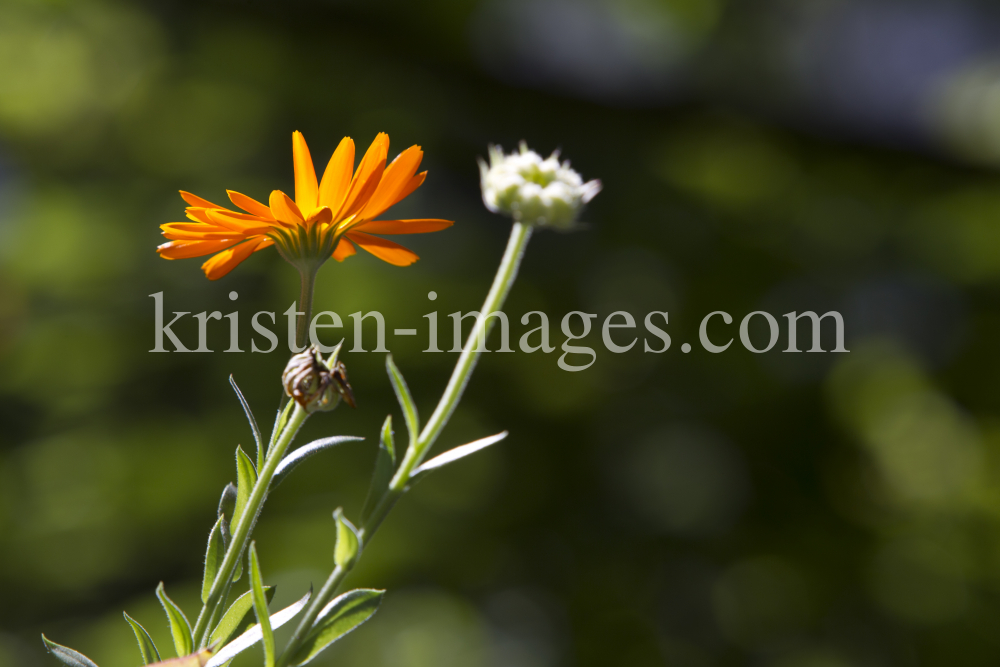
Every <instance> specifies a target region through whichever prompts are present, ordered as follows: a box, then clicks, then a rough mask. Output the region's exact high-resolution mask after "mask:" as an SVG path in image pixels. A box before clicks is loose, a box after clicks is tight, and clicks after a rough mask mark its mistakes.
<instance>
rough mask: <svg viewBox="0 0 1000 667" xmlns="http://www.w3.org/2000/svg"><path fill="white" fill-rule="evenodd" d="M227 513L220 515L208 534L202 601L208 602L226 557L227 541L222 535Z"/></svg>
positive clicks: (202, 581) (202, 582)
mask: <svg viewBox="0 0 1000 667" xmlns="http://www.w3.org/2000/svg"><path fill="white" fill-rule="evenodd" d="M225 521H226V515H225V514H223V515H221V516H219V520H218V521H216V522H215V525H214V526H212V532H210V533H209V534H208V548H207V549H206V550H205V574H204V576H203V577H202V580H201V601H202V602H203V603H204V602H208V594H209V593H210V592H211V590H212V584H213V583H215V576H216V575H217V574H218V573H219V568H220V567H222V559H223V558H225V557H226V542H225V540H224V539H223V537H222V531H223V528H222V526H223V524H224V523H225Z"/></svg>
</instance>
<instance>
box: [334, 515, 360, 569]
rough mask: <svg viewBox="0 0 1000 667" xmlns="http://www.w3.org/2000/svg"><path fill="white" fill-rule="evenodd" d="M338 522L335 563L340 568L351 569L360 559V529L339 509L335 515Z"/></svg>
mask: <svg viewBox="0 0 1000 667" xmlns="http://www.w3.org/2000/svg"><path fill="white" fill-rule="evenodd" d="M333 518H334V519H335V520H336V522H337V546H336V547H334V550H333V562H334V563H336V564H337V565H339V566H340V567H351V566H352V565H354V561H356V560H357V558H358V551H359V549H360V546H361V545H360V540H358V529H357V528H355V527H354V524H352V523H351V522H350V521H348V520H347V518H346V517H344V511H343V510H342V509H340V508H339V507H338V508H337V510H336V511H335V512H334V513H333Z"/></svg>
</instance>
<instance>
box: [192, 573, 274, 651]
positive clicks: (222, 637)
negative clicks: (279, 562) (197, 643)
mask: <svg viewBox="0 0 1000 667" xmlns="http://www.w3.org/2000/svg"><path fill="white" fill-rule="evenodd" d="M264 596H265V597H266V598H267V603H268V604H271V600H272V599H273V598H274V586H264ZM251 609H253V591H247V592H246V593H244V594H243V595H241V596H239V597H238V598H236V601H235V602H233V603H232V604H231V605H229V609H227V610H226V613H225V614H223V615H222V620H221V621H219V624H218V625H217V626H215V629H214V630H212V634H211V635H210V636H209V638H208V645H209V646H225V645H226V643H227V642H228V641H229V639H230V638H231V637H232V636H233V635H235V634H236V632H237V631H238V630H239V629H240V627H241V626H242V625H244V623H246V621H248V620H249V619H250V610H251Z"/></svg>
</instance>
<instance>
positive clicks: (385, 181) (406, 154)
mask: <svg viewBox="0 0 1000 667" xmlns="http://www.w3.org/2000/svg"><path fill="white" fill-rule="evenodd" d="M423 157H424V152H423V151H422V150H420V146H410V147H409V148H407V149H406V150H405V151H403V152H402V153H400V154H399V155H397V156H396V159H395V160H393V161H392V164H390V165H389V166H388V167H386V168H385V173H384V174H382V180H381V181H379V184H378V187H377V188H376V189H375V193H374V194H373V195H372V197H371V199H370V200H368V203H367V204H366V205H365V207H364V209H363V210H362V211H361V215H359V216H358V217H359V218H363V219H365V220H370V219H372V218H374V217H375V216H377V215H379V214H380V213H382V212H383V211H384V210H386V209H387V208H389V207H390V206H392V205H393V204H395V203H396V202H398V201H399V200H400V199H402V198H403V197H405V196H406V195H403V196H400V193H401V192H403V190H405V189H406V187H407V186H408V185H409V184H410V181H411V180H412V179H413V175H414V174H415V173H417V167H419V166H420V161H421V160H422V159H423ZM410 192H412V190H410ZM407 194H409V192H407Z"/></svg>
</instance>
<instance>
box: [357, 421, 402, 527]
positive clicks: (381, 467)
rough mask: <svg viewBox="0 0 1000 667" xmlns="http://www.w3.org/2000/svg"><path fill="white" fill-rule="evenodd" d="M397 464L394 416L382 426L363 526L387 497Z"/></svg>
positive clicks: (363, 514) (362, 512) (365, 506)
mask: <svg viewBox="0 0 1000 667" xmlns="http://www.w3.org/2000/svg"><path fill="white" fill-rule="evenodd" d="M395 464H396V449H395V446H394V445H393V442H392V415H389V416H388V417H386V418H385V422H384V423H383V424H382V435H381V437H380V438H379V444H378V454H377V455H376V457H375V470H374V472H373V473H372V481H371V484H370V485H369V487H368V498H367V499H366V500H365V504H364V509H362V510H361V525H362V526H363V525H365V524H367V523H368V517H370V516H371V513H372V512H374V511H375V508H376V507H377V506H378V502H379V501H380V500H382V496H384V495H385V492H386V490H387V489H388V488H389V482H390V481H391V480H392V472H393V469H394V468H395Z"/></svg>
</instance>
